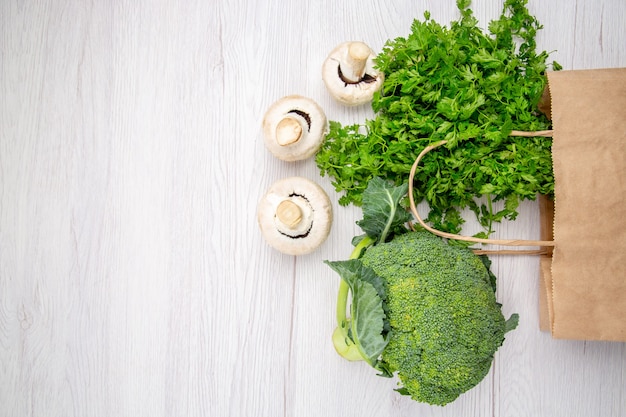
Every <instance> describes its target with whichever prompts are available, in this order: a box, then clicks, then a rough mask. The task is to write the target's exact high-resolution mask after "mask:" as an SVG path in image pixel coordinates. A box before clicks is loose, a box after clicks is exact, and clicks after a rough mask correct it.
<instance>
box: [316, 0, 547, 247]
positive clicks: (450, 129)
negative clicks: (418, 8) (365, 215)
mask: <svg viewBox="0 0 626 417" xmlns="http://www.w3.org/2000/svg"><path fill="white" fill-rule="evenodd" d="M469 3H470V2H469V1H468V0H459V1H457V6H458V8H459V11H460V15H461V16H460V18H459V20H457V21H454V22H452V23H451V24H450V27H445V26H442V25H440V24H438V23H437V22H435V21H433V20H432V19H431V18H430V16H429V14H428V13H426V14H425V16H424V17H425V18H424V20H422V21H420V20H415V21H414V22H413V24H412V26H411V33H410V34H409V35H408V36H407V37H405V38H404V37H399V38H397V39H394V40H390V41H388V42H387V43H386V45H385V47H384V48H383V50H382V51H381V53H380V54H379V55H378V56H377V57H376V59H375V64H376V66H377V68H378V69H379V70H381V71H382V72H384V73H385V82H384V84H383V87H382V89H381V91H379V92H378V93H376V94H375V96H374V99H373V101H372V109H373V110H374V111H375V114H376V117H375V118H374V119H371V120H366V121H365V124H364V125H358V124H355V125H347V126H343V125H341V123H339V122H336V121H331V122H330V132H329V134H328V135H327V137H326V140H325V142H324V144H323V145H322V147H321V149H320V150H319V151H318V153H317V155H316V163H317V166H318V168H319V169H320V173H321V175H328V176H329V177H331V181H332V184H333V185H334V187H335V189H336V190H337V191H338V192H342V193H343V195H342V196H341V197H340V199H339V203H340V204H342V205H348V204H351V203H352V204H355V205H358V206H360V205H361V204H362V201H363V198H364V196H363V193H364V191H365V190H366V187H367V185H368V183H369V182H370V180H372V179H373V178H374V177H381V178H383V179H385V180H391V181H392V182H393V183H394V184H396V185H400V184H403V183H405V181H406V178H407V177H408V173H409V171H410V169H411V165H412V164H413V162H414V161H415V159H416V157H417V155H418V154H419V153H420V152H421V151H422V150H423V149H424V148H425V147H426V146H428V145H429V144H432V143H434V142H438V141H440V140H446V141H448V143H447V144H446V146H445V147H440V148H437V149H436V150H433V151H432V152H430V153H429V154H428V155H426V156H425V157H424V159H423V161H422V165H420V167H419V168H418V170H417V172H416V175H415V187H414V189H415V190H416V191H415V192H416V195H415V198H416V201H417V202H419V201H422V200H425V201H427V202H428V204H429V206H430V210H431V211H430V213H429V216H428V218H427V221H430V222H431V223H432V224H433V226H434V227H436V228H439V229H441V230H444V231H448V232H453V233H458V232H459V231H460V230H461V226H462V224H463V219H462V217H461V216H460V215H459V210H461V209H464V208H470V209H471V210H472V211H473V212H474V213H475V214H476V216H477V218H478V220H479V222H480V224H481V225H482V226H483V227H484V228H485V230H486V233H485V235H487V234H488V233H490V232H491V231H492V230H491V226H492V224H493V223H495V222H499V221H501V220H503V219H510V220H513V219H515V217H516V215H517V211H516V210H517V207H518V205H519V202H520V201H521V200H523V199H534V198H535V197H536V195H537V194H544V195H549V196H550V195H552V194H553V187H554V177H553V173H552V159H551V158H552V155H551V140H550V139H549V138H545V137H517V136H516V137H513V136H510V133H511V132H512V131H513V130H524V131H538V130H545V129H548V128H549V127H550V123H549V121H548V120H547V118H546V117H545V115H543V114H542V113H540V112H539V111H538V110H537V104H538V102H539V100H540V97H541V95H542V93H543V91H544V87H545V85H546V77H545V72H546V70H547V67H548V65H547V63H546V61H547V58H548V54H547V53H546V52H545V51H544V52H541V53H537V52H536V43H535V36H536V33H537V31H538V30H539V29H541V25H540V24H539V23H538V22H537V20H536V19H535V18H534V17H533V16H531V15H530V14H529V12H528V9H527V8H526V0H505V2H504V6H503V12H502V15H501V17H500V18H499V19H497V20H494V21H492V22H490V24H489V31H488V33H487V32H485V31H483V30H481V29H480V28H479V27H478V26H477V23H478V22H477V20H476V18H475V17H474V15H473V13H472V11H471V9H469ZM553 68H554V69H559V66H558V64H556V63H554V64H553ZM496 201H503V202H504V204H503V207H502V208H499V209H498V210H496V209H494V207H495V205H494V204H493V202H496Z"/></svg>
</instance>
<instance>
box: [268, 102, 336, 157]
mask: <svg viewBox="0 0 626 417" xmlns="http://www.w3.org/2000/svg"><path fill="white" fill-rule="evenodd" d="M327 133H328V121H327V120H326V114H324V111H323V110H322V108H321V107H320V106H319V105H318V104H317V103H316V102H315V101H313V100H312V99H310V98H307V97H303V96H300V95H290V96H285V97H283V98H281V99H279V100H278V101H276V102H274V103H273V104H272V105H271V106H270V107H269V108H268V109H267V111H266V113H265V116H264V118H263V137H264V141H265V146H266V147H267V149H268V150H269V151H270V152H271V153H272V154H273V155H274V156H275V157H277V158H279V159H281V160H283V161H300V160H303V159H306V158H309V157H311V156H313V155H314V154H315V153H316V152H317V151H318V149H319V148H320V146H322V142H323V141H324V138H325V137H326V134H327Z"/></svg>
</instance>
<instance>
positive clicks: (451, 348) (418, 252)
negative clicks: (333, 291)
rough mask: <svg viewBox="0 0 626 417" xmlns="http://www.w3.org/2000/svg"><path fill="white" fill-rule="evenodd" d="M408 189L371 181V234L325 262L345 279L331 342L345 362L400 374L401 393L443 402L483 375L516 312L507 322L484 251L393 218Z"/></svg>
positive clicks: (367, 205) (367, 222)
mask: <svg viewBox="0 0 626 417" xmlns="http://www.w3.org/2000/svg"><path fill="white" fill-rule="evenodd" d="M406 191H407V190H406V187H404V186H393V185H391V184H390V183H389V182H386V181H384V180H381V179H380V178H374V179H373V180H372V181H370V183H369V185H368V187H367V189H366V191H365V193H364V194H363V212H364V213H367V215H366V216H365V215H364V219H363V220H362V221H360V222H359V224H360V225H361V227H363V228H364V229H368V230H369V232H368V233H367V234H366V235H365V236H364V237H360V238H359V239H357V240H356V241H358V244H357V245H356V246H355V249H354V251H353V253H352V255H351V257H350V259H349V260H346V261H333V262H330V261H326V263H327V264H328V265H329V266H330V267H331V268H332V269H333V270H335V271H336V272H337V273H338V274H339V275H340V277H341V278H342V281H341V285H340V288H339V295H338V298H337V329H336V330H335V332H334V334H333V343H334V345H335V348H336V350H337V352H338V353H339V354H340V355H341V356H343V357H344V358H346V359H348V360H364V361H366V362H367V363H368V364H369V365H371V366H372V367H373V368H374V369H377V370H378V371H379V372H380V375H381V376H387V377H391V376H393V375H397V376H398V377H399V379H400V382H401V384H402V386H401V388H399V389H398V392H400V393H401V394H405V395H410V396H411V397H412V398H413V399H414V400H416V401H420V402H426V403H429V404H436V405H445V404H447V403H449V402H451V401H454V400H455V399H456V398H457V397H458V396H459V395H461V394H462V393H463V392H466V391H467V390H469V389H471V388H473V387H474V386H476V385H477V384H478V383H479V382H480V381H481V380H482V379H483V378H484V377H485V375H487V373H488V372H489V369H490V368H491V363H492V359H493V356H494V354H495V352H496V351H497V349H498V348H499V347H500V346H501V345H502V342H503V341H504V335H505V333H506V332H508V331H510V330H513V329H514V328H515V327H516V326H517V322H518V317H517V315H513V316H511V318H510V319H509V320H505V319H504V317H503V315H502V311H501V305H500V304H499V303H497V302H496V298H495V276H494V275H493V274H492V273H491V272H490V271H489V265H490V261H489V259H488V258H487V257H486V256H477V255H475V254H474V253H473V252H471V251H470V250H469V249H466V248H461V247H458V246H452V245H449V244H448V243H447V242H446V241H445V240H443V239H441V238H439V237H438V236H435V235H433V234H430V233H428V232H426V231H424V230H419V231H410V230H409V229H407V228H406V225H405V226H404V227H401V226H400V224H398V222H401V221H402V219H404V218H405V216H404V215H403V214H400V213H403V210H402V208H401V206H400V204H399V203H400V201H401V199H402V197H403V194H402V193H403V192H404V193H406ZM365 217H366V218H365ZM386 225H396V226H395V227H387V226H386ZM390 230H393V234H392V235H390V234H388V233H389V231H390ZM350 294H351V295H352V304H351V306H350V317H347V316H346V307H347V299H348V296H349V295H350Z"/></svg>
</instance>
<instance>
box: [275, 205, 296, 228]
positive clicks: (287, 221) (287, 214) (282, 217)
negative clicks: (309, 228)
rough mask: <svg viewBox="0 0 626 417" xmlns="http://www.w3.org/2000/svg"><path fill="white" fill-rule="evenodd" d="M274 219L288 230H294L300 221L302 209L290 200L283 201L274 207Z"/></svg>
mask: <svg viewBox="0 0 626 417" xmlns="http://www.w3.org/2000/svg"><path fill="white" fill-rule="evenodd" d="M276 217H277V218H278V220H279V221H280V222H281V223H283V224H284V225H285V226H287V227H288V228H290V229H295V228H296V226H297V225H298V224H300V222H301V221H302V209H301V208H300V206H298V205H297V204H296V203H294V202H293V201H291V200H283V201H281V202H280V204H279V205H278V207H276Z"/></svg>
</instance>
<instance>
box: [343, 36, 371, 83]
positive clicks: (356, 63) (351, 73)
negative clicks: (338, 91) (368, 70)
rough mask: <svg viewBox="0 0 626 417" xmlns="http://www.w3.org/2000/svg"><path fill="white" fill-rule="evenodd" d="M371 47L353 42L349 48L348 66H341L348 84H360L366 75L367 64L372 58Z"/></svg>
mask: <svg viewBox="0 0 626 417" xmlns="http://www.w3.org/2000/svg"><path fill="white" fill-rule="evenodd" d="M370 54H371V50H370V47H369V46H367V45H366V44H364V43H363V42H352V43H350V45H349V46H348V56H347V57H346V65H345V66H341V73H342V74H343V78H344V79H345V80H346V81H348V82H353V83H358V82H359V81H361V80H362V79H363V76H364V75H365V64H366V63H367V58H368V57H369V56H370Z"/></svg>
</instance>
